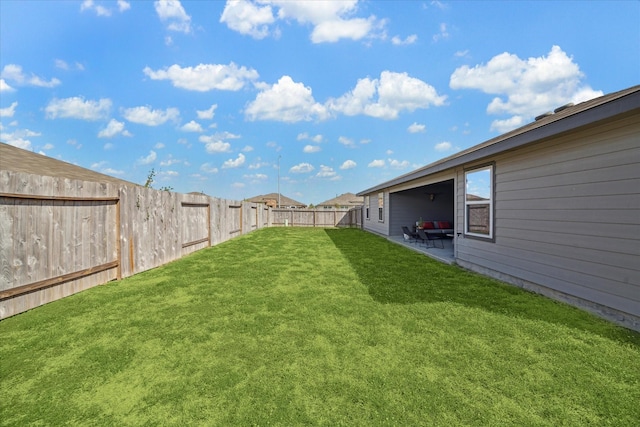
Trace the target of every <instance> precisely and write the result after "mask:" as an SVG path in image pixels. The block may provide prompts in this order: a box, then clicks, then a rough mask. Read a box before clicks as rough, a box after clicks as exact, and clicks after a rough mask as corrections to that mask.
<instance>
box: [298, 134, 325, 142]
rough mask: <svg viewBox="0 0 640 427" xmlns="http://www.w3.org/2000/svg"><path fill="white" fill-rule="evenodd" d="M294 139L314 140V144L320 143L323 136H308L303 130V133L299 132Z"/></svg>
mask: <svg viewBox="0 0 640 427" xmlns="http://www.w3.org/2000/svg"><path fill="white" fill-rule="evenodd" d="M296 139H297V140H298V141H304V140H310V141H313V142H315V143H316V144H320V143H321V142H322V141H323V139H324V138H323V136H322V135H320V134H318V135H315V136H310V135H309V134H308V133H307V132H303V133H299V134H298V136H297V138H296Z"/></svg>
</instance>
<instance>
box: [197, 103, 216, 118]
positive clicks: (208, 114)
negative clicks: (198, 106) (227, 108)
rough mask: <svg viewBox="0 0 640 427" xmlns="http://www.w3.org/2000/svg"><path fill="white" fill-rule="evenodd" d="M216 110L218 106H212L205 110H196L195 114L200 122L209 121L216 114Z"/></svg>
mask: <svg viewBox="0 0 640 427" xmlns="http://www.w3.org/2000/svg"><path fill="white" fill-rule="evenodd" d="M216 108H218V104H213V105H212V106H211V107H209V108H208V109H206V110H196V113H197V114H198V118H199V119H200V120H211V119H213V116H214V114H215V112H216Z"/></svg>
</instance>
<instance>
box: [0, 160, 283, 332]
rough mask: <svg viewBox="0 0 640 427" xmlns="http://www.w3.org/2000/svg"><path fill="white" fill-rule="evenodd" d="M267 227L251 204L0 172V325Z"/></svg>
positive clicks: (263, 211)
mask: <svg viewBox="0 0 640 427" xmlns="http://www.w3.org/2000/svg"><path fill="white" fill-rule="evenodd" d="M270 225H271V215H270V208H268V207H266V206H265V205H263V204H259V203H250V202H245V201H236V200H226V199H220V198H216V197H210V196H207V195H203V194H180V193H173V192H168V191H161V190H154V189H152V188H145V187H141V186H137V185H134V184H131V185H115V184H112V183H104V182H91V181H80V180H73V179H68V178H60V177H49V176H40V175H33V174H26V173H18V172H11V171H5V170H3V171H0V319H3V318H6V317H9V316H13V315H15V314H18V313H21V312H24V311H27V310H29V309H31V308H34V307H38V306H40V305H43V304H46V303H48V302H51V301H55V300H57V299H60V298H64V297H66V296H68V295H72V294H74V293H77V292H80V291H82V290H85V289H88V288H91V287H93V286H96V285H100V284H104V283H107V282H109V281H112V280H117V279H121V278H123V277H128V276H131V275H134V274H136V273H140V272H142V271H145V270H149V269H152V268H155V267H158V266H160V265H163V264H166V263H168V262H170V261H173V260H175V259H178V258H181V257H183V256H184V255H187V254H189V253H191V252H194V251H197V250H200V249H203V248H206V247H209V246H213V245H216V244H218V243H221V242H224V241H227V240H229V239H232V238H234V237H237V236H241V235H243V234H246V233H250V232H251V231H253V230H257V229H260V228H263V227H269V226H270Z"/></svg>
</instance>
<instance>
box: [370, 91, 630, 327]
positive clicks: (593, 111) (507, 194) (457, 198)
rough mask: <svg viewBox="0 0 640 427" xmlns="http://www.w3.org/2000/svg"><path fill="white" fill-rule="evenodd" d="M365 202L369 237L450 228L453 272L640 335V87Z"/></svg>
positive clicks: (564, 110)
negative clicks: (419, 225)
mask: <svg viewBox="0 0 640 427" xmlns="http://www.w3.org/2000/svg"><path fill="white" fill-rule="evenodd" d="M358 195H359V196H363V197H364V200H365V205H364V209H363V216H364V220H363V228H364V229H365V230H367V231H370V232H373V233H377V234H380V235H382V236H386V237H388V238H389V239H392V240H401V239H402V235H403V232H402V226H415V224H416V222H419V221H420V220H422V221H446V222H449V223H450V226H451V227H452V228H453V233H450V236H449V237H451V238H452V244H451V245H450V246H449V248H450V251H451V257H452V259H453V260H455V263H456V264H458V265H460V266H462V267H464V268H467V269H470V270H473V271H476V272H479V273H482V274H486V275H488V276H492V277H495V278H498V279H500V280H503V281H505V282H508V283H511V284H514V285H517V286H520V287H523V288H526V289H529V290H532V291H535V292H538V293H541V294H544V295H546V296H549V297H552V298H555V299H558V300H561V301H565V302H568V303H570V304H573V305H576V306H579V307H582V308H584V309H587V310H589V311H592V312H595V313H597V314H599V315H601V316H603V317H606V318H609V319H610V320H613V321H616V322H618V323H621V324H623V325H625V326H627V327H630V328H633V329H636V330H640V86H634V87H631V88H628V89H625V90H622V91H619V92H615V93H611V94H608V95H605V96H602V97H599V98H596V99H592V100H590V101H586V102H583V103H580V104H578V105H571V104H568V105H566V106H562V107H559V108H557V109H556V110H555V112H553V113H551V114H546V115H543V116H541V117H538V118H537V120H536V121H534V122H533V123H530V124H528V125H525V126H523V127H521V128H518V129H515V130H513V131H511V132H508V133H506V134H504V135H500V136H498V137H496V138H493V139H491V140H489V141H486V142H483V143H481V144H479V145H476V146H474V147H471V148H469V149H467V150H464V151H462V152H460V153H457V154H455V155H453V156H450V157H447V158H444V159H442V160H439V161H437V162H435V163H432V164H429V165H427V166H424V167H422V168H420V169H417V170H414V171H412V172H409V173H407V174H405V175H402V176H399V177H397V178H394V179H392V180H390V181H387V182H384V183H381V184H378V185H375V186H373V187H371V188H368V189H366V190H363V191H361V192H359V193H358Z"/></svg>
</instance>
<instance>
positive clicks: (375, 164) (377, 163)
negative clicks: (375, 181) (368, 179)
mask: <svg viewBox="0 0 640 427" xmlns="http://www.w3.org/2000/svg"><path fill="white" fill-rule="evenodd" d="M384 166H385V162H384V160H374V161H372V162H371V163H369V164H368V165H367V167H370V168H383V167H384Z"/></svg>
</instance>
